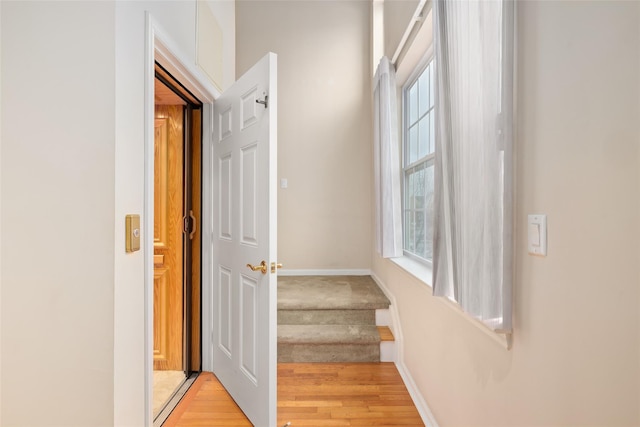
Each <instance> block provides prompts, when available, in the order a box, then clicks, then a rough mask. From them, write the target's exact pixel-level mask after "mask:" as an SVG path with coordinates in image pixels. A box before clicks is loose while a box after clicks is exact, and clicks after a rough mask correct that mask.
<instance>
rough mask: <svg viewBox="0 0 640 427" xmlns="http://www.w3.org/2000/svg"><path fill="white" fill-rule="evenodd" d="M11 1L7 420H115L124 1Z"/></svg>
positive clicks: (6, 137)
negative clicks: (118, 89)
mask: <svg viewBox="0 0 640 427" xmlns="http://www.w3.org/2000/svg"><path fill="white" fill-rule="evenodd" d="M0 7H1V9H2V25H1V29H2V34H1V40H2V48H1V51H2V61H1V62H2V73H1V75H2V82H1V94H2V99H1V105H2V116H1V121H2V139H1V142H2V146H1V150H2V159H1V161H0V163H1V164H0V169H1V171H2V176H1V182H2V188H1V204H2V212H1V217H2V223H1V227H2V235H1V236H0V246H1V248H2V249H1V250H2V272H1V277H0V280H1V283H2V306H1V310H0V311H1V313H2V314H1V316H2V319H1V323H2V331H1V335H0V340H1V341H2V354H1V361H2V379H1V383H0V388H1V390H2V402H1V404H2V419H0V424H1V425H3V426H16V427H18V426H45V425H48V426H53V425H57V426H63V425H64V426H69V427H71V426H106V425H111V424H113V372H114V369H113V348H114V338H113V320H114V312H113V309H114V304H113V292H114V271H113V264H114V254H113V241H114V233H115V230H114V224H113V212H114V173H115V170H114V155H115V135H114V112H115V97H114V89H115V79H114V56H113V52H114V22H115V19H114V5H113V3H98V2H90V3H89V2H83V3H80V2H77V3H49V2H42V3H39V2H2V3H1V6H0Z"/></svg>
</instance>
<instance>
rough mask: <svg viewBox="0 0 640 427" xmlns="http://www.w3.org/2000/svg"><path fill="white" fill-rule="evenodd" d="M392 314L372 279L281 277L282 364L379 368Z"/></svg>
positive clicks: (280, 339)
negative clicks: (383, 329)
mask: <svg viewBox="0 0 640 427" xmlns="http://www.w3.org/2000/svg"><path fill="white" fill-rule="evenodd" d="M388 308H389V300H388V299H387V297H386V296H385V295H384V294H383V293H382V291H381V290H380V288H379V287H378V286H377V285H376V283H375V282H374V281H373V279H372V278H371V277H370V276H280V277H278V362H379V361H380V334H379V333H378V328H377V327H376V314H375V312H376V310H377V309H388Z"/></svg>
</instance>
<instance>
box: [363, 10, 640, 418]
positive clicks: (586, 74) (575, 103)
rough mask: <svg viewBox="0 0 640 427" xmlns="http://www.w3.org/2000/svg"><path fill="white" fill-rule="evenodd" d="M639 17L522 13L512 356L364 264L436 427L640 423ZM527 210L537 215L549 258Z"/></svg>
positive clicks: (411, 283) (637, 13) (390, 271)
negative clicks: (389, 298) (392, 306)
mask: <svg viewBox="0 0 640 427" xmlns="http://www.w3.org/2000/svg"><path fill="white" fill-rule="evenodd" d="M639 6H640V5H639V4H638V3H637V2H604V1H598V2H577V1H576V2H538V1H531V2H528V1H526V2H525V1H523V2H518V8H519V12H518V26H519V27H518V29H519V37H520V39H519V43H518V55H519V62H518V82H519V84H518V127H519V129H518V134H517V135H518V136H517V138H518V139H517V151H518V155H517V197H516V203H517V206H516V209H517V221H516V222H517V242H518V243H517V247H516V261H517V277H516V285H515V308H514V314H515V332H514V342H513V348H512V350H510V351H507V350H506V349H504V348H502V347H501V346H500V345H498V344H497V343H496V342H495V341H493V340H491V339H490V338H489V337H488V336H487V335H485V333H484V332H482V331H481V330H480V329H479V328H477V327H476V326H474V325H473V324H472V323H471V322H470V321H468V320H467V319H466V318H465V317H464V316H462V315H460V314H459V313H458V312H457V311H456V310H454V309H452V308H451V307H449V306H448V304H447V303H445V302H443V301H442V300H440V299H437V298H433V297H432V296H431V289H430V288H429V287H427V286H425V285H424V284H422V283H420V282H419V281H417V280H416V279H414V278H412V277H411V276H409V275H407V274H406V273H404V271H403V270H401V269H400V268H399V267H397V266H396V265H395V264H393V263H391V262H389V261H386V260H382V259H380V258H379V257H377V256H376V255H374V271H375V273H376V274H377V275H378V276H379V277H380V279H381V280H382V281H383V282H384V284H385V285H386V286H387V287H388V288H389V289H391V291H392V293H393V294H394V296H395V298H396V301H397V304H398V309H399V313H400V322H401V326H402V330H403V335H404V343H403V345H404V363H405V364H406V366H407V367H408V369H409V371H410V372H411V374H412V377H413V378H414V380H415V382H416V384H417V386H418V388H419V389H420V391H421V393H422V395H423V396H424V397H425V398H426V401H427V402H428V404H429V406H430V408H431V410H432V411H433V413H434V415H435V417H436V419H437V420H438V422H439V424H440V425H441V426H472V425H473V426H478V425H487V426H488V425H490V426H570V425H575V426H577V425H597V426H632V425H640V413H639V401H640V390H639V389H640V384H639V382H640V362H639V361H640V351H639V347H640V328H639V324H640V319H639V315H638V313H639V308H640V293H639V273H640V267H639V263H638V259H639V257H640V249H639V245H638V243H637V236H638V234H639V231H640V209H639V201H640V187H639V182H640V181H639V178H640V177H639V173H638V171H639V170H640V156H639V154H640V153H639V146H640V127H639V123H640V121H639V120H638V119H639V117H640V64H639V61H640V49H639V46H640V7H639ZM528 213H546V214H547V215H548V227H549V229H548V238H549V239H548V241H549V255H548V256H547V257H546V258H538V257H532V256H529V255H528V254H527V249H526V230H527V226H526V215H527V214H528Z"/></svg>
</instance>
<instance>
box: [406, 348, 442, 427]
mask: <svg viewBox="0 0 640 427" xmlns="http://www.w3.org/2000/svg"><path fill="white" fill-rule="evenodd" d="M396 367H397V368H398V372H399V373H400V376H401V377H402V380H403V381H404V385H405V386H406V387H407V390H408V391H409V394H410V395H411V398H412V399H413V404H414V405H416V409H417V410H418V412H419V413H420V418H422V422H423V423H424V425H425V427H438V422H437V421H436V419H435V417H434V416H433V413H432V412H431V409H429V406H428V405H427V401H426V400H424V397H423V396H422V393H420V391H419V390H418V386H416V383H415V381H413V377H412V376H411V374H410V373H409V370H408V369H407V367H406V366H405V364H404V361H398V360H396Z"/></svg>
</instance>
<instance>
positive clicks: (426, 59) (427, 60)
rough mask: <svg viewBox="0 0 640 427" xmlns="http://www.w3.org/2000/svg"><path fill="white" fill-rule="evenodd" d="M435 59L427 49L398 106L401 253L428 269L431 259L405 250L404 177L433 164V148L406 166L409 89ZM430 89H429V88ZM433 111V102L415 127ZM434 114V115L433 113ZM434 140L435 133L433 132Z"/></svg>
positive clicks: (426, 219) (409, 79)
mask: <svg viewBox="0 0 640 427" xmlns="http://www.w3.org/2000/svg"><path fill="white" fill-rule="evenodd" d="M434 59H435V56H434V54H433V49H432V48H429V49H428V50H427V51H426V52H425V54H424V56H423V57H422V59H421V60H420V61H419V62H418V64H417V65H416V66H415V68H414V69H413V71H412V72H411V74H409V77H408V78H407V79H406V81H405V82H404V83H403V84H402V88H401V94H400V101H401V102H400V104H401V105H402V109H401V120H400V121H401V123H402V135H401V136H402V138H401V139H402V141H401V153H402V154H401V155H402V159H401V165H400V169H401V170H402V172H401V173H402V177H401V178H402V179H401V188H402V195H401V198H402V252H403V256H405V257H407V258H409V259H411V260H413V261H415V262H417V263H419V264H422V265H425V266H427V267H429V268H431V267H432V265H433V259H427V258H423V257H421V256H420V255H418V254H415V253H413V252H410V251H409V250H408V249H407V245H406V240H405V238H406V205H405V202H406V185H407V184H406V180H407V178H406V175H407V172H408V171H409V170H411V169H415V168H416V167H417V166H421V165H423V164H424V165H425V166H424V169H425V170H426V168H427V167H428V166H430V165H434V163H435V148H434V150H433V152H432V153H428V154H427V155H426V156H424V157H421V158H420V159H418V160H416V161H414V162H413V163H409V164H407V163H406V162H407V159H408V157H407V156H408V153H407V150H408V144H409V141H408V139H409V129H410V127H411V124H410V117H409V113H410V110H409V102H410V100H409V95H408V94H409V89H410V88H411V87H412V86H413V85H414V84H415V83H416V82H417V81H418V79H419V78H420V76H422V74H423V73H424V72H425V71H426V70H427V68H428V67H429V66H430V65H431V64H433V62H434ZM431 72H432V73H433V72H434V68H432V71H431ZM433 87H434V89H435V81H434V85H433ZM430 89H431V88H430ZM431 96H432V94H431V92H430V94H429V97H430V98H431ZM434 111H435V101H434V103H433V106H431V107H428V108H427V111H426V112H425V113H424V114H422V115H420V116H419V117H418V118H417V120H416V121H415V122H414V125H415V126H419V122H420V120H421V118H423V117H424V116H426V115H427V114H430V113H431V112H434ZM434 114H435V113H434ZM434 128H435V123H434ZM434 140H435V132H434ZM424 212H425V226H426V221H428V220H429V218H428V217H427V215H426V212H427V210H426V207H425V209H424ZM431 220H433V218H431Z"/></svg>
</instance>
